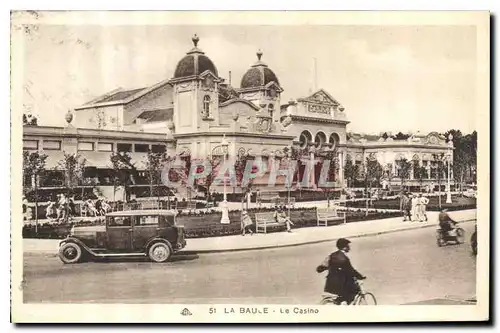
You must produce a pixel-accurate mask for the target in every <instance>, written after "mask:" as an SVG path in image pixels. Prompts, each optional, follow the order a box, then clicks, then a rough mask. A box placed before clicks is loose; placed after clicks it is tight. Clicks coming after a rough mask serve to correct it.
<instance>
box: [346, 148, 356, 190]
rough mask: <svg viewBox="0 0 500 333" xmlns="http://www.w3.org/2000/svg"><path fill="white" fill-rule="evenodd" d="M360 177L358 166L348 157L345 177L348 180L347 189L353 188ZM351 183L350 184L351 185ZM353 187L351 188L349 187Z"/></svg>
mask: <svg viewBox="0 0 500 333" xmlns="http://www.w3.org/2000/svg"><path fill="white" fill-rule="evenodd" d="M358 176H359V166H358V165H356V164H355V163H354V162H353V161H352V159H351V158H350V157H349V156H348V157H347V158H346V162H345V165H344V177H345V179H346V180H347V182H348V183H347V187H353V184H354V182H355V181H356V179H358ZM349 182H350V183H349ZM349 185H351V186H349Z"/></svg>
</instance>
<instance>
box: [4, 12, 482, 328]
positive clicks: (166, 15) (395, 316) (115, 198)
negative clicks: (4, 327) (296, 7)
mask: <svg viewBox="0 0 500 333" xmlns="http://www.w3.org/2000/svg"><path fill="white" fill-rule="evenodd" d="M489 41H490V14H489V13H488V12H314V11H312V12H285V11H283V12H279V11H274V12H266V11H262V12H201V11H200V12H189V11H186V12H160V11H158V12H139V11H138V12H133V11H132V12H113V11H102V12H92V11H89V12H76V11H75V12H72V11H66V12H50V11H16V12H12V15H11V110H12V111H11V112H12V116H11V118H12V151H11V154H12V169H11V170H12V174H11V184H12V188H11V192H12V215H11V216H12V220H11V225H12V228H11V229H12V235H11V238H12V286H11V288H12V321H13V322H16V323H27V322H61V323H63V322H70V323H75V322H81V323H89V322H92V323H96V322H98V323H100V322H116V323H118V322H123V323H125V322H127V323H128V322H144V323H147V322H149V323H225V322H233V323H234V322H240V323H259V322H260V323H269V322H281V323H287V322H294V323H306V322H407V321H408V322H411V321H414V322H423V321H485V320H488V319H489V311H490V299H489V291H490V281H489V276H490V267H489V261H490V260H489V259H490V258H489V255H490V246H489V236H490V234H489V233H490V217H489V209H490V207H489V195H490V194H489V180H490V179H489V175H490V170H489V164H490V161H489V137H490V133H489V128H490V126H489V125H490V124H489V119H490V117H489V114H490V109H489V107H490V106H489V100H490V96H489V91H490V87H489V75H490V46H489ZM360 306H364V308H362V310H360Z"/></svg>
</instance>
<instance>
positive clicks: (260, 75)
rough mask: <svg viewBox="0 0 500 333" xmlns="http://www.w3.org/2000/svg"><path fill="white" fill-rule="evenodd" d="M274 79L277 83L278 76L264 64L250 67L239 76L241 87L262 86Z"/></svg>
mask: <svg viewBox="0 0 500 333" xmlns="http://www.w3.org/2000/svg"><path fill="white" fill-rule="evenodd" d="M272 81H274V82H275V83H276V84H277V85H279V84H280V83H279V81H278V77H277V76H276V74H274V72H273V71H272V70H270V69H269V68H267V67H264V66H258V67H252V68H250V69H249V70H248V71H247V72H246V73H245V75H243V77H242V78H241V85H240V86H241V88H253V87H262V86H265V85H266V84H268V83H269V82H272Z"/></svg>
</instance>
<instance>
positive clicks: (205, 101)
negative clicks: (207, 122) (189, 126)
mask: <svg viewBox="0 0 500 333" xmlns="http://www.w3.org/2000/svg"><path fill="white" fill-rule="evenodd" d="M208 117H210V96H208V95H205V97H203V118H208Z"/></svg>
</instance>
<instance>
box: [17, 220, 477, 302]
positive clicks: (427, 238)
mask: <svg viewBox="0 0 500 333" xmlns="http://www.w3.org/2000/svg"><path fill="white" fill-rule="evenodd" d="M462 227H464V228H465V230H466V243H465V244H461V245H450V246H447V247H443V248H438V247H437V245H436V242H435V236H434V232H435V229H434V228H433V227H432V228H424V229H418V230H411V231H404V232H397V233H392V234H385V235H380V236H374V237H365V238H357V239H353V244H352V252H351V254H350V257H351V261H352V262H353V265H354V266H355V267H356V268H357V269H358V270H359V271H361V273H362V274H364V275H366V276H368V280H367V281H366V283H365V288H366V289H367V290H368V289H369V290H370V291H372V292H373V293H374V294H375V295H376V296H377V298H378V301H379V304H403V303H411V302H419V301H424V300H431V299H436V298H442V297H445V296H449V295H452V296H457V297H463V298H467V297H471V296H474V295H475V276H476V275H475V274H476V261H475V258H474V257H471V255H470V246H469V237H470V235H471V232H472V229H473V223H464V224H462ZM333 248H334V242H328V243H321V244H315V245H304V246H297V247H291V248H281V249H274V250H261V251H244V252H232V253H219V254H202V255H199V256H198V255H179V256H177V257H175V258H174V260H173V261H172V262H169V263H167V264H153V263H150V262H147V261H144V260H141V261H130V260H129V261H112V262H88V263H82V264H77V265H63V264H62V263H61V262H60V261H59V259H58V258H54V257H42V256H39V255H34V256H26V258H25V260H24V274H25V284H24V299H25V301H26V302H97V303H235V304H236V303H275V304H279V303H282V304H283V303H296V304H317V303H318V301H319V297H320V294H321V293H322V288H323V283H324V276H325V274H317V273H316V272H315V268H316V266H317V265H318V264H319V263H320V262H321V261H322V260H323V259H324V257H325V256H326V255H327V254H328V253H329V252H330V251H331V250H332V249H333Z"/></svg>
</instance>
